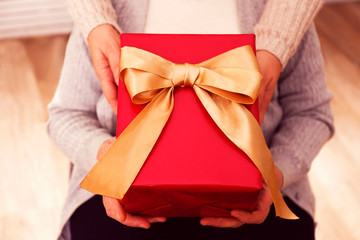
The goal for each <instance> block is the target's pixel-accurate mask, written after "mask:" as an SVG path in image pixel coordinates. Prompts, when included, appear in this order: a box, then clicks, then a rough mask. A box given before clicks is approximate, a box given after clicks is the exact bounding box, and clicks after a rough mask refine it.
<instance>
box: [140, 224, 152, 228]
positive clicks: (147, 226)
mask: <svg viewBox="0 0 360 240" xmlns="http://www.w3.org/2000/svg"><path fill="white" fill-rule="evenodd" d="M140 227H141V228H145V229H149V228H150V226H149V225H146V224H140Z"/></svg>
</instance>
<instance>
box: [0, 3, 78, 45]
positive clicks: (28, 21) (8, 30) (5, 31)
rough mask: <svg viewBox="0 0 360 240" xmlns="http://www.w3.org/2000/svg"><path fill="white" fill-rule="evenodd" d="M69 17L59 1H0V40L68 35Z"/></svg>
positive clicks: (69, 29) (69, 28) (70, 24)
mask: <svg viewBox="0 0 360 240" xmlns="http://www.w3.org/2000/svg"><path fill="white" fill-rule="evenodd" d="M71 29H72V21H71V17H70V15H69V14H68V12H67V10H66V7H65V5H64V3H63V2H62V1H61V0H1V1H0V39H1V38H14V37H29V36H39V35H50V34H62V33H69V32H70V31H71Z"/></svg>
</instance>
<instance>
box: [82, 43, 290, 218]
mask: <svg viewBox="0 0 360 240" xmlns="http://www.w3.org/2000/svg"><path fill="white" fill-rule="evenodd" d="M120 62H121V64H120V76H121V79H123V80H124V83H125V85H126V88H127V90H128V92H129V95H130V97H131V100H132V102H133V103H137V104H141V103H146V102H149V103H148V105H147V106H146V107H145V108H144V109H143V110H142V111H141V112H140V113H139V115H137V117H136V118H135V119H134V120H133V121H132V122H131V123H130V124H129V125H128V126H127V128H126V129H125V130H124V131H123V132H122V134H121V135H120V136H119V137H118V138H117V139H116V141H115V142H114V144H113V145H112V146H111V147H110V149H109V150H108V151H107V152H106V153H105V154H104V155H103V157H102V158H101V159H100V160H99V161H98V162H97V164H96V165H95V167H94V168H93V169H92V170H91V171H90V172H89V173H88V175H87V176H86V178H85V179H84V180H83V182H82V183H81V186H82V187H83V188H85V189H87V190H89V191H91V192H93V193H96V194H101V195H105V196H110V197H114V198H119V199H121V198H122V197H123V196H124V194H125V193H126V192H127V190H128V189H129V187H130V186H131V184H132V182H133V181H134V179H135V177H136V175H137V174H138V172H139V171H140V169H141V167H142V166H143V164H144V162H145V160H146V158H147V156H148V155H149V154H150V152H151V150H152V148H153V147H154V145H155V143H156V141H157V139H158V138H159V136H160V134H161V132H162V130H163V128H164V127H165V125H166V123H167V121H168V119H169V117H170V115H171V112H172V110H173V107H174V94H173V91H174V88H175V87H179V86H182V87H193V89H194V91H195V93H196V95H197V96H198V98H199V100H200V102H201V103H202V105H203V106H204V107H205V109H206V110H207V112H208V113H209V115H210V116H211V117H212V119H213V120H214V122H215V123H216V124H217V125H218V127H219V128H220V129H221V130H222V131H223V132H224V134H225V135H226V136H227V137H228V138H229V139H230V140H231V141H232V142H233V143H234V144H235V145H236V146H238V147H239V148H240V149H242V150H243V151H244V152H245V153H246V154H247V155H248V156H249V157H250V159H251V160H252V161H253V163H254V164H255V165H256V166H257V168H258V169H259V171H260V172H261V174H262V176H263V178H264V180H265V182H266V183H267V185H268V186H269V189H270V191H271V195H272V198H273V201H274V204H275V209H276V213H277V215H280V216H281V217H284V218H289V219H296V216H295V215H294V214H293V213H292V212H291V210H290V209H289V208H288V207H287V206H286V204H285V202H284V200H283V198H282V196H281V193H280V190H279V188H278V186H277V182H276V177H275V173H274V163H273V161H272V156H271V153H270V151H269V149H268V148H267V145H266V142H265V139H264V136H263V135H262V132H261V128H260V126H259V124H258V123H257V122H256V120H255V118H254V117H253V116H252V115H251V113H250V112H249V111H248V110H246V108H245V107H244V106H243V105H242V104H249V103H254V101H255V99H256V98H257V94H258V90H259V87H260V84H261V81H262V76H261V73H260V68H259V66H258V64H257V61H256V57H255V55H254V53H253V51H252V48H251V47H250V46H244V47H239V48H235V49H233V50H230V51H228V52H225V53H223V54H220V55H218V56H215V57H213V58H211V59H209V60H207V61H205V62H202V63H199V64H189V63H185V64H175V63H172V62H170V61H168V60H166V59H164V58H162V57H160V56H158V55H155V54H153V53H150V52H147V51H144V50H141V49H137V48H134V47H124V48H122V50H121V60H120Z"/></svg>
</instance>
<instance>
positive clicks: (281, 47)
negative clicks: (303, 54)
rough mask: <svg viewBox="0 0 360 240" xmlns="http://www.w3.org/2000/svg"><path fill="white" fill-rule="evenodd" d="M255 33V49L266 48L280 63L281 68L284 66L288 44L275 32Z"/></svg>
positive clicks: (287, 55) (286, 60)
mask: <svg viewBox="0 0 360 240" xmlns="http://www.w3.org/2000/svg"><path fill="white" fill-rule="evenodd" d="M255 34H256V50H266V51H268V52H270V53H272V54H273V55H274V56H275V57H276V58H277V59H278V60H279V61H280V63H281V67H282V69H284V68H285V66H286V64H287V62H288V60H289V49H291V48H292V46H291V45H290V44H288V43H287V42H286V40H285V39H282V38H281V37H280V36H281V34H278V33H277V32H271V31H269V32H265V31H257V33H255Z"/></svg>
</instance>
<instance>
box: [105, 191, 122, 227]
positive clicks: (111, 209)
mask: <svg viewBox="0 0 360 240" xmlns="http://www.w3.org/2000/svg"><path fill="white" fill-rule="evenodd" d="M103 204H104V207H105V211H106V214H107V215H108V216H109V217H111V218H113V219H115V220H116V221H119V222H124V221H125V220H126V217H127V216H126V212H125V210H124V208H123V207H122V206H121V204H120V200H118V199H115V198H111V197H106V196H103Z"/></svg>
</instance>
